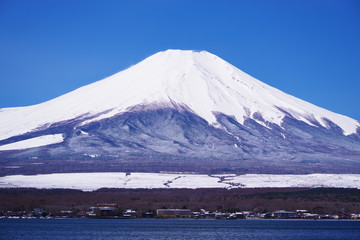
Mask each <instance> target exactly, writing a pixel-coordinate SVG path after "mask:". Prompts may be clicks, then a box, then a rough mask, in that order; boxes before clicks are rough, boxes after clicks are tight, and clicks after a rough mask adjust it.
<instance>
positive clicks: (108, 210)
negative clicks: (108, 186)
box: [86, 203, 118, 218]
mask: <svg viewBox="0 0 360 240" xmlns="http://www.w3.org/2000/svg"><path fill="white" fill-rule="evenodd" d="M117 212H118V206H117V204H115V203H99V204H97V205H96V207H90V210H89V212H87V213H86V216H88V217H100V218H106V217H114V216H116V215H117Z"/></svg>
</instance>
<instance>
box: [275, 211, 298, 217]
mask: <svg viewBox="0 0 360 240" xmlns="http://www.w3.org/2000/svg"><path fill="white" fill-rule="evenodd" d="M272 217H273V218H279V219H288V218H296V217H297V214H296V212H288V211H285V210H279V211H276V212H273V213H272Z"/></svg>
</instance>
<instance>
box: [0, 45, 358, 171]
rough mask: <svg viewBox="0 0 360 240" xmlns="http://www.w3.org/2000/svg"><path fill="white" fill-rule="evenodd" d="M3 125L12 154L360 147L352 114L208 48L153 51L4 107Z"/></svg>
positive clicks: (1, 137)
mask: <svg viewBox="0 0 360 240" xmlns="http://www.w3.org/2000/svg"><path fill="white" fill-rule="evenodd" d="M0 126H1V128H0V153H1V151H3V152H5V153H4V154H5V155H6V157H9V158H12V159H14V158H15V159H22V158H24V157H25V158H32V157H35V158H36V159H38V158H44V159H46V158H48V159H50V158H51V159H53V158H55V159H73V158H99V159H112V158H116V159H124V158H129V156H131V157H134V156H137V158H138V159H145V160H146V159H149V158H153V156H157V158H159V159H171V158H173V159H178V158H181V159H200V160H201V161H202V160H204V159H208V158H209V157H210V158H213V159H219V158H221V159H224V158H225V159H229V161H230V160H231V161H233V160H234V159H242V160H244V159H254V160H259V159H274V157H278V158H279V159H280V160H285V159H298V161H300V162H301V161H310V162H311V163H313V162H315V163H318V162H320V163H322V161H323V159H328V158H329V157H330V158H332V159H334V160H336V161H337V160H338V159H341V158H345V159H349V160H353V159H356V160H359V154H360V140H359V139H360V131H359V129H360V124H359V122H358V121H357V120H354V119H351V118H349V117H346V116H343V115H340V114H336V113H333V112H331V111H328V110H326V109H323V108H320V107H317V106H315V105H313V104H310V103H308V102H305V101H303V100H301V99H298V98H296V97H293V96H291V95H288V94H286V93H284V92H282V91H280V90H278V89H275V88H273V87H271V86H269V85H267V84H265V83H263V82H261V81H259V80H257V79H255V78H253V77H251V76H250V75H248V74H246V73H244V72H243V71H241V70H239V69H238V68H236V67H234V66H233V65H231V64H229V63H228V62H226V61H224V60H223V59H221V58H219V57H217V56H215V55H213V54H211V53H209V52H206V51H184V50H167V51H163V52H159V53H156V54H154V55H152V56H150V57H148V58H146V59H145V60H143V61H142V62H140V63H138V64H136V65H134V66H132V67H130V68H128V69H126V70H124V71H121V72H119V73H116V74H114V75H112V76H110V77H108V78H105V79H103V80H100V81H98V82H95V83H93V84H90V85H87V86H84V87H81V88H79V89H76V90H75V91H72V92H70V93H68V94H65V95H63V96H60V97H58V98H55V99H53V100H50V101H47V102H44V103H41V104H38V105H34V106H29V107H19V108H5V109H1V110H0ZM24 146H26V147H24ZM19 149H25V150H21V151H20V152H19ZM10 150H12V151H15V152H9V151H10ZM334 151H335V153H334ZM179 154H180V155H181V157H180V155H179ZM0 155H1V154H0ZM345 155H346V156H345ZM224 156H225V157H224ZM0 157H1V156H0ZM168 161H170V160H168ZM176 161H177V160H176ZM265 163H266V161H265ZM239 164H240V163H239ZM266 164H268V163H266ZM288 164H290V165H291V166H293V167H294V166H296V164H295V163H293V162H290V163H288ZM357 164H358V165H359V168H360V163H358V162H357ZM225 165H226V164H225ZM290 165H289V166H290ZM246 166H247V165H246ZM213 167H214V168H216V167H223V165H221V164H219V166H218V163H214V166H213ZM323 168H324V169H325V168H327V167H326V166H323Z"/></svg>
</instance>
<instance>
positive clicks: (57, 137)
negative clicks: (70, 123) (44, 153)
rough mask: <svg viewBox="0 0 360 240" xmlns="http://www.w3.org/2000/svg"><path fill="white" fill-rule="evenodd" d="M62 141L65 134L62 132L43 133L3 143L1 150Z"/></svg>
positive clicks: (32, 146)
mask: <svg viewBox="0 0 360 240" xmlns="http://www.w3.org/2000/svg"><path fill="white" fill-rule="evenodd" d="M62 141H64V136H62V134H53V135H43V136H40V137H34V138H30V139H26V140H23V141H18V142H14V143H10V144H6V145H2V146H0V151H4V150H18V149H27V148H34V147H40V146H47V145H50V144H55V143H61V142H62Z"/></svg>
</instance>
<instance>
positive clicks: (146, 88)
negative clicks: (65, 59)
mask: <svg viewBox="0 0 360 240" xmlns="http://www.w3.org/2000/svg"><path fill="white" fill-rule="evenodd" d="M138 105H156V106H166V107H172V106H182V107H186V108H188V109H189V110H191V111H192V112H194V113H195V114H197V115H198V116H200V117H201V118H203V119H205V120H206V121H207V122H208V123H210V124H212V125H214V126H217V120H216V117H215V114H216V113H219V112H220V113H223V114H226V115H228V116H234V117H235V119H236V120H237V121H238V122H239V123H244V121H245V120H246V119H248V118H251V119H254V120H255V121H257V122H258V123H260V124H262V125H263V126H267V125H268V123H275V124H277V125H281V124H282V121H283V119H284V117H285V116H286V115H290V117H292V118H295V119H297V120H301V121H304V122H306V123H307V124H309V125H314V126H323V127H325V128H330V127H331V126H330V123H329V121H328V120H330V121H331V122H333V123H334V124H336V125H337V126H339V127H340V128H341V129H342V131H343V134H344V135H349V134H353V133H355V134H356V133H357V129H358V128H359V127H360V124H359V122H358V121H356V120H354V119H351V118H349V117H346V116H343V115H339V114H336V113H333V112H330V111H328V110H325V109H323V108H320V107H317V106H315V105H312V104H310V103H307V102H305V101H302V100H300V99H298V98H295V97H293V96H290V95H288V94H286V93H284V92H281V91H279V90H277V89H275V88H273V87H270V86H268V85H266V84H264V83H262V82H260V81H258V80H256V79H255V78H253V77H251V76H249V75H248V74H246V73H244V72H242V71H241V70H239V69H237V68H236V67H234V66H232V65H231V64H229V63H227V62H226V61H224V60H222V59H220V58H219V57H217V56H215V55H213V54H211V53H209V52H206V51H201V52H197V51H183V50H167V51H164V52H159V53H156V54H154V55H152V56H150V57H148V58H147V59H145V60H144V61H142V62H140V63H138V64H137V65H135V66H133V67H131V68H129V69H126V70H124V71H121V72H119V73H117V74H114V75H112V76H110V77H108V78H105V79H103V80H101V81H98V82H95V83H93V84H90V85H87V86H84V87H82V88H79V89H77V90H75V91H72V92H70V93H68V94H65V95H63V96H60V97H58V98H55V99H53V100H50V101H48V102H44V103H41V104H38V105H34V106H29V107H19V108H5V109H0V126H1V128H0V140H3V139H7V138H9V137H12V136H16V135H20V134H24V133H26V132H30V131H33V130H36V129H42V128H45V127H47V126H50V125H51V124H54V123H58V122H61V121H66V120H71V119H75V118H76V119H78V120H79V119H82V120H81V121H82V124H86V123H88V122H93V121H96V120H99V119H103V118H108V117H112V116H114V115H116V114H119V113H123V112H126V111H129V109H131V108H132V107H134V106H138ZM256 116H261V117H256Z"/></svg>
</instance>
